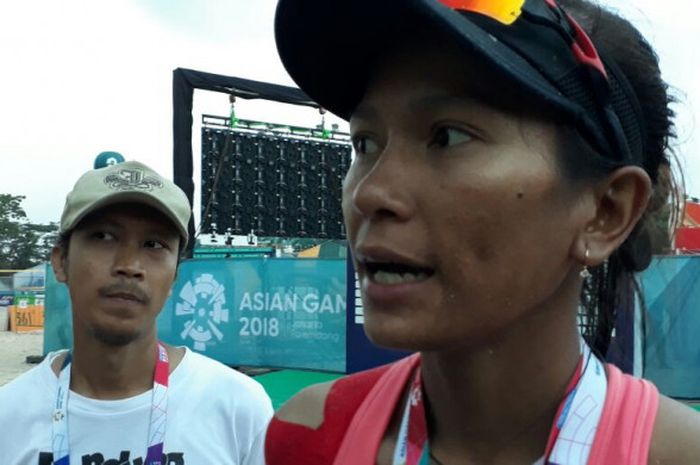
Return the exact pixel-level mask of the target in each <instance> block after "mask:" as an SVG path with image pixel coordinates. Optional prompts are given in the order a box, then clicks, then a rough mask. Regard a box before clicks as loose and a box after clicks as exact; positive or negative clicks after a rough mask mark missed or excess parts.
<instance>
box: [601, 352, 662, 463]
mask: <svg viewBox="0 0 700 465" xmlns="http://www.w3.org/2000/svg"><path fill="white" fill-rule="evenodd" d="M607 375H608V389H607V392H606V394H605V405H604V406H603V414H602V416H601V418H600V423H599V424H598V429H597V431H596V435H595V439H594V440H593V447H592V448H591V455H590V456H589V459H588V463H591V464H596V465H619V464H623V463H624V464H625V465H647V463H648V457H649V448H650V446H651V436H652V433H653V430H654V422H655V421H656V413H657V412H658V410H659V392H658V391H657V390H656V387H655V386H654V385H653V384H651V383H650V382H649V381H646V380H643V379H639V378H635V377H633V376H629V375H625V374H623V373H622V372H621V371H620V370H619V369H618V368H617V367H615V366H614V365H607Z"/></svg>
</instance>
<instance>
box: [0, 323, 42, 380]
mask: <svg viewBox="0 0 700 465" xmlns="http://www.w3.org/2000/svg"><path fill="white" fill-rule="evenodd" d="M43 347H44V332H43V331H33V332H31V333H11V332H9V331H0V386H2V385H3V384H7V383H8V382H10V381H11V380H13V379H14V378H16V377H17V376H19V375H20V374H22V373H24V372H25V371H27V370H29V369H30V368H32V367H34V366H35V365H32V364H28V363H26V358H27V356H28V355H41V354H42V353H43Z"/></svg>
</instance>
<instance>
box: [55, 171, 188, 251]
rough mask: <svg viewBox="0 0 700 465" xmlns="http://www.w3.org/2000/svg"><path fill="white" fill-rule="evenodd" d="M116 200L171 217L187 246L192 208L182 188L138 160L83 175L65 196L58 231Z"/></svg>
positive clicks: (70, 228)
mask: <svg viewBox="0 0 700 465" xmlns="http://www.w3.org/2000/svg"><path fill="white" fill-rule="evenodd" d="M116 203H142V204H144V205H148V206H150V207H153V208H155V209H156V210H158V211H160V212H162V213H163V214H164V215H165V216H167V217H168V218H170V220H172V222H173V224H174V225H175V226H176V227H177V230H178V232H179V233H180V236H181V237H182V244H183V248H184V246H186V245H187V239H188V234H187V225H188V224H189V221H190V216H191V214H192V210H191V209H190V203H189V201H188V200H187V196H186V195H185V193H184V192H182V189H180V188H179V187H178V186H176V185H175V183H174V182H172V181H170V180H169V179H165V178H164V177H162V176H161V175H159V174H158V173H156V172H155V171H154V170H153V169H151V168H149V167H148V166H146V165H144V164H143V163H140V162H138V161H127V162H124V163H118V164H116V165H112V166H108V167H105V168H99V169H94V170H90V171H88V172H87V173H85V174H83V175H82V176H81V177H80V178H79V179H78V181H77V182H76V183H75V186H73V190H72V191H71V192H69V193H68V196H67V197H66V205H65V206H64V207H63V214H62V215H61V233H66V232H68V231H70V230H72V229H73V228H75V227H76V226H77V225H78V223H79V222H80V220H82V219H83V218H85V216H86V215H87V214H89V213H92V212H94V211H95V210H98V209H100V208H103V207H106V206H108V205H113V204H116Z"/></svg>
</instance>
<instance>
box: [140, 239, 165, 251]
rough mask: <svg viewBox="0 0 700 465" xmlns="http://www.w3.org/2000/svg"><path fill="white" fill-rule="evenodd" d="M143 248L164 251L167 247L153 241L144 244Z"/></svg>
mask: <svg viewBox="0 0 700 465" xmlns="http://www.w3.org/2000/svg"><path fill="white" fill-rule="evenodd" d="M144 246H145V247H146V248H147V249H165V248H166V247H167V246H166V245H165V244H164V243H163V242H161V241H155V240H153V241H146V242H144Z"/></svg>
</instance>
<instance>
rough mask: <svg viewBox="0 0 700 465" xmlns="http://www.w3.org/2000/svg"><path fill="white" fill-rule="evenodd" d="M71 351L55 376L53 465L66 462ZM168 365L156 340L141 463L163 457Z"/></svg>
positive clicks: (159, 460) (150, 463) (155, 463)
mask: <svg viewBox="0 0 700 465" xmlns="http://www.w3.org/2000/svg"><path fill="white" fill-rule="evenodd" d="M71 359H72V357H71V354H70V352H69V353H68V355H66V359H65V360H64V361H63V366H62V367H61V372H60V373H59V375H58V388H57V389H56V405H55V406H54V412H53V437H52V441H51V448H52V450H53V458H54V461H53V463H54V465H70V440H69V435H68V394H69V393H70V372H71ZM169 371H170V366H169V362H168V352H167V351H166V350H165V347H163V345H162V344H161V343H158V351H157V353H156V367H155V370H154V374H153V393H152V398H151V421H150V423H149V426H148V450H147V452H146V460H145V462H144V465H159V464H161V463H162V459H163V439H164V438H165V424H166V419H167V416H168V414H167V412H168V376H169Z"/></svg>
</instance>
